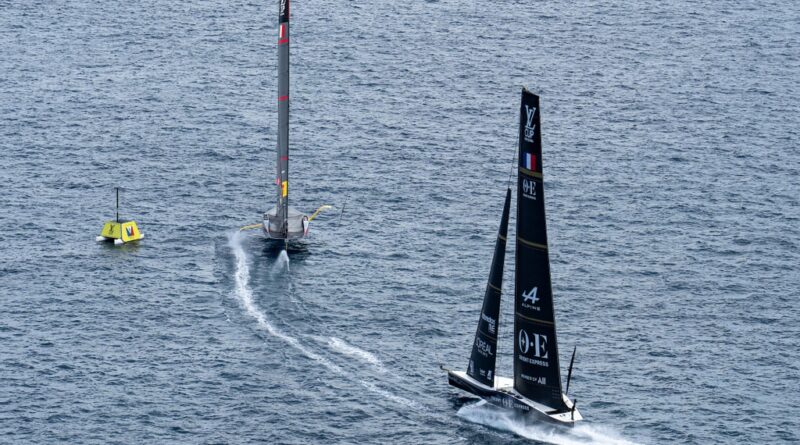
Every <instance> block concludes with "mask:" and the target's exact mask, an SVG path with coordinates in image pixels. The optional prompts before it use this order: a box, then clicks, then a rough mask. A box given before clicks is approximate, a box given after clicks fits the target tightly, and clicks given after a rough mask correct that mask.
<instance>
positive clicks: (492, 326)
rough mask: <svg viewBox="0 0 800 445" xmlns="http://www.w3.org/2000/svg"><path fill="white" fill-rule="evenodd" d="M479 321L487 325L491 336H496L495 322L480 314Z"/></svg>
mask: <svg viewBox="0 0 800 445" xmlns="http://www.w3.org/2000/svg"><path fill="white" fill-rule="evenodd" d="M481 319H482V320H483V321H485V322H486V324H488V325H489V333H490V334H492V335H496V334H497V320H495V319H494V318H492V317H490V316H488V315H486V314H484V313H483V312H481Z"/></svg>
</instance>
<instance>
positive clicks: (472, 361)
mask: <svg viewBox="0 0 800 445" xmlns="http://www.w3.org/2000/svg"><path fill="white" fill-rule="evenodd" d="M509 207H511V188H509V189H508V191H506V201H505V205H504V206H503V217H502V218H501V219H500V228H499V229H498V233H497V242H496V243H495V245H494V257H493V258H492V268H491V270H490V271H489V281H488V283H486V292H485V293H484V295H483V308H481V317H480V318H479V319H478V328H477V330H476V331H475V341H474V342H473V343H472V355H471V356H470V358H469V365H468V366H467V375H469V376H470V377H472V378H474V379H475V380H477V381H479V382H481V383H483V384H484V385H486V386H489V387H493V386H494V372H495V362H496V358H497V328H498V326H499V324H500V296H501V294H502V289H503V263H505V258H506V236H507V234H508V213H509Z"/></svg>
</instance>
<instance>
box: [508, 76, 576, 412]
mask: <svg viewBox="0 0 800 445" xmlns="http://www.w3.org/2000/svg"><path fill="white" fill-rule="evenodd" d="M517 176H518V177H517V244H516V246H517V252H516V264H515V274H514V275H515V282H514V389H516V390H517V391H518V392H519V393H520V394H522V395H523V396H525V397H527V398H529V399H531V400H534V401H536V402H539V403H542V404H544V405H547V406H549V407H551V408H554V409H566V407H565V404H564V401H563V399H562V391H561V374H560V368H559V363H558V346H557V343H556V321H555V313H554V309H553V290H552V285H551V279H550V258H549V255H548V251H547V226H546V223H545V206H544V188H543V184H544V182H543V179H542V137H541V131H540V118H539V96H537V95H535V94H533V93H531V92H529V91H528V90H527V89H525V88H523V90H522V104H521V105H520V125H519V174H518V175H517Z"/></svg>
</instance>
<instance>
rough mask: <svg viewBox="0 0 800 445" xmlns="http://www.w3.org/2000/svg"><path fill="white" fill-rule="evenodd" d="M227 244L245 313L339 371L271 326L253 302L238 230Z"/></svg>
mask: <svg viewBox="0 0 800 445" xmlns="http://www.w3.org/2000/svg"><path fill="white" fill-rule="evenodd" d="M228 245H229V246H230V247H231V250H233V254H234V256H235V257H236V275H235V281H236V292H235V293H234V294H235V296H236V299H237V300H239V303H240V304H241V305H242V308H244V310H245V311H246V312H247V315H250V316H251V317H253V318H255V319H256V321H257V322H258V324H259V326H261V327H262V328H264V329H266V330H267V332H269V334H270V335H272V336H274V337H277V338H279V339H281V340H283V341H284V342H286V343H288V344H289V345H290V346H292V347H293V348H295V349H297V350H298V351H300V352H301V353H303V355H305V356H306V357H308V358H310V359H312V360H314V361H317V362H318V363H320V364H322V365H323V366H325V367H326V368H328V369H330V370H331V371H334V372H337V373H341V372H342V368H340V367H339V366H337V365H336V364H334V363H331V361H330V360H328V359H326V358H325V357H322V356H321V355H319V354H316V353H314V352H313V351H311V350H309V349H307V348H306V347H305V346H303V345H302V344H301V343H300V342H299V341H298V340H297V339H296V338H294V337H290V336H288V335H286V334H284V333H283V332H281V331H280V330H278V328H276V327H275V326H273V325H272V323H270V322H269V320H267V316H266V315H264V313H263V312H262V311H261V310H260V309H259V308H258V306H256V304H255V302H253V292H252V291H251V290H250V286H249V285H248V283H249V282H250V268H249V267H248V266H247V255H246V254H245V252H244V248H243V247H242V237H241V235H240V232H234V233H233V234H231V236H230V237H229V243H228Z"/></svg>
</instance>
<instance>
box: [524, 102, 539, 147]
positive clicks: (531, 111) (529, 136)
mask: <svg viewBox="0 0 800 445" xmlns="http://www.w3.org/2000/svg"><path fill="white" fill-rule="evenodd" d="M525 114H526V118H527V122H526V123H525V142H533V136H534V135H535V134H536V124H534V123H533V117H534V116H535V115H536V107H529V106H527V105H525Z"/></svg>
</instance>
